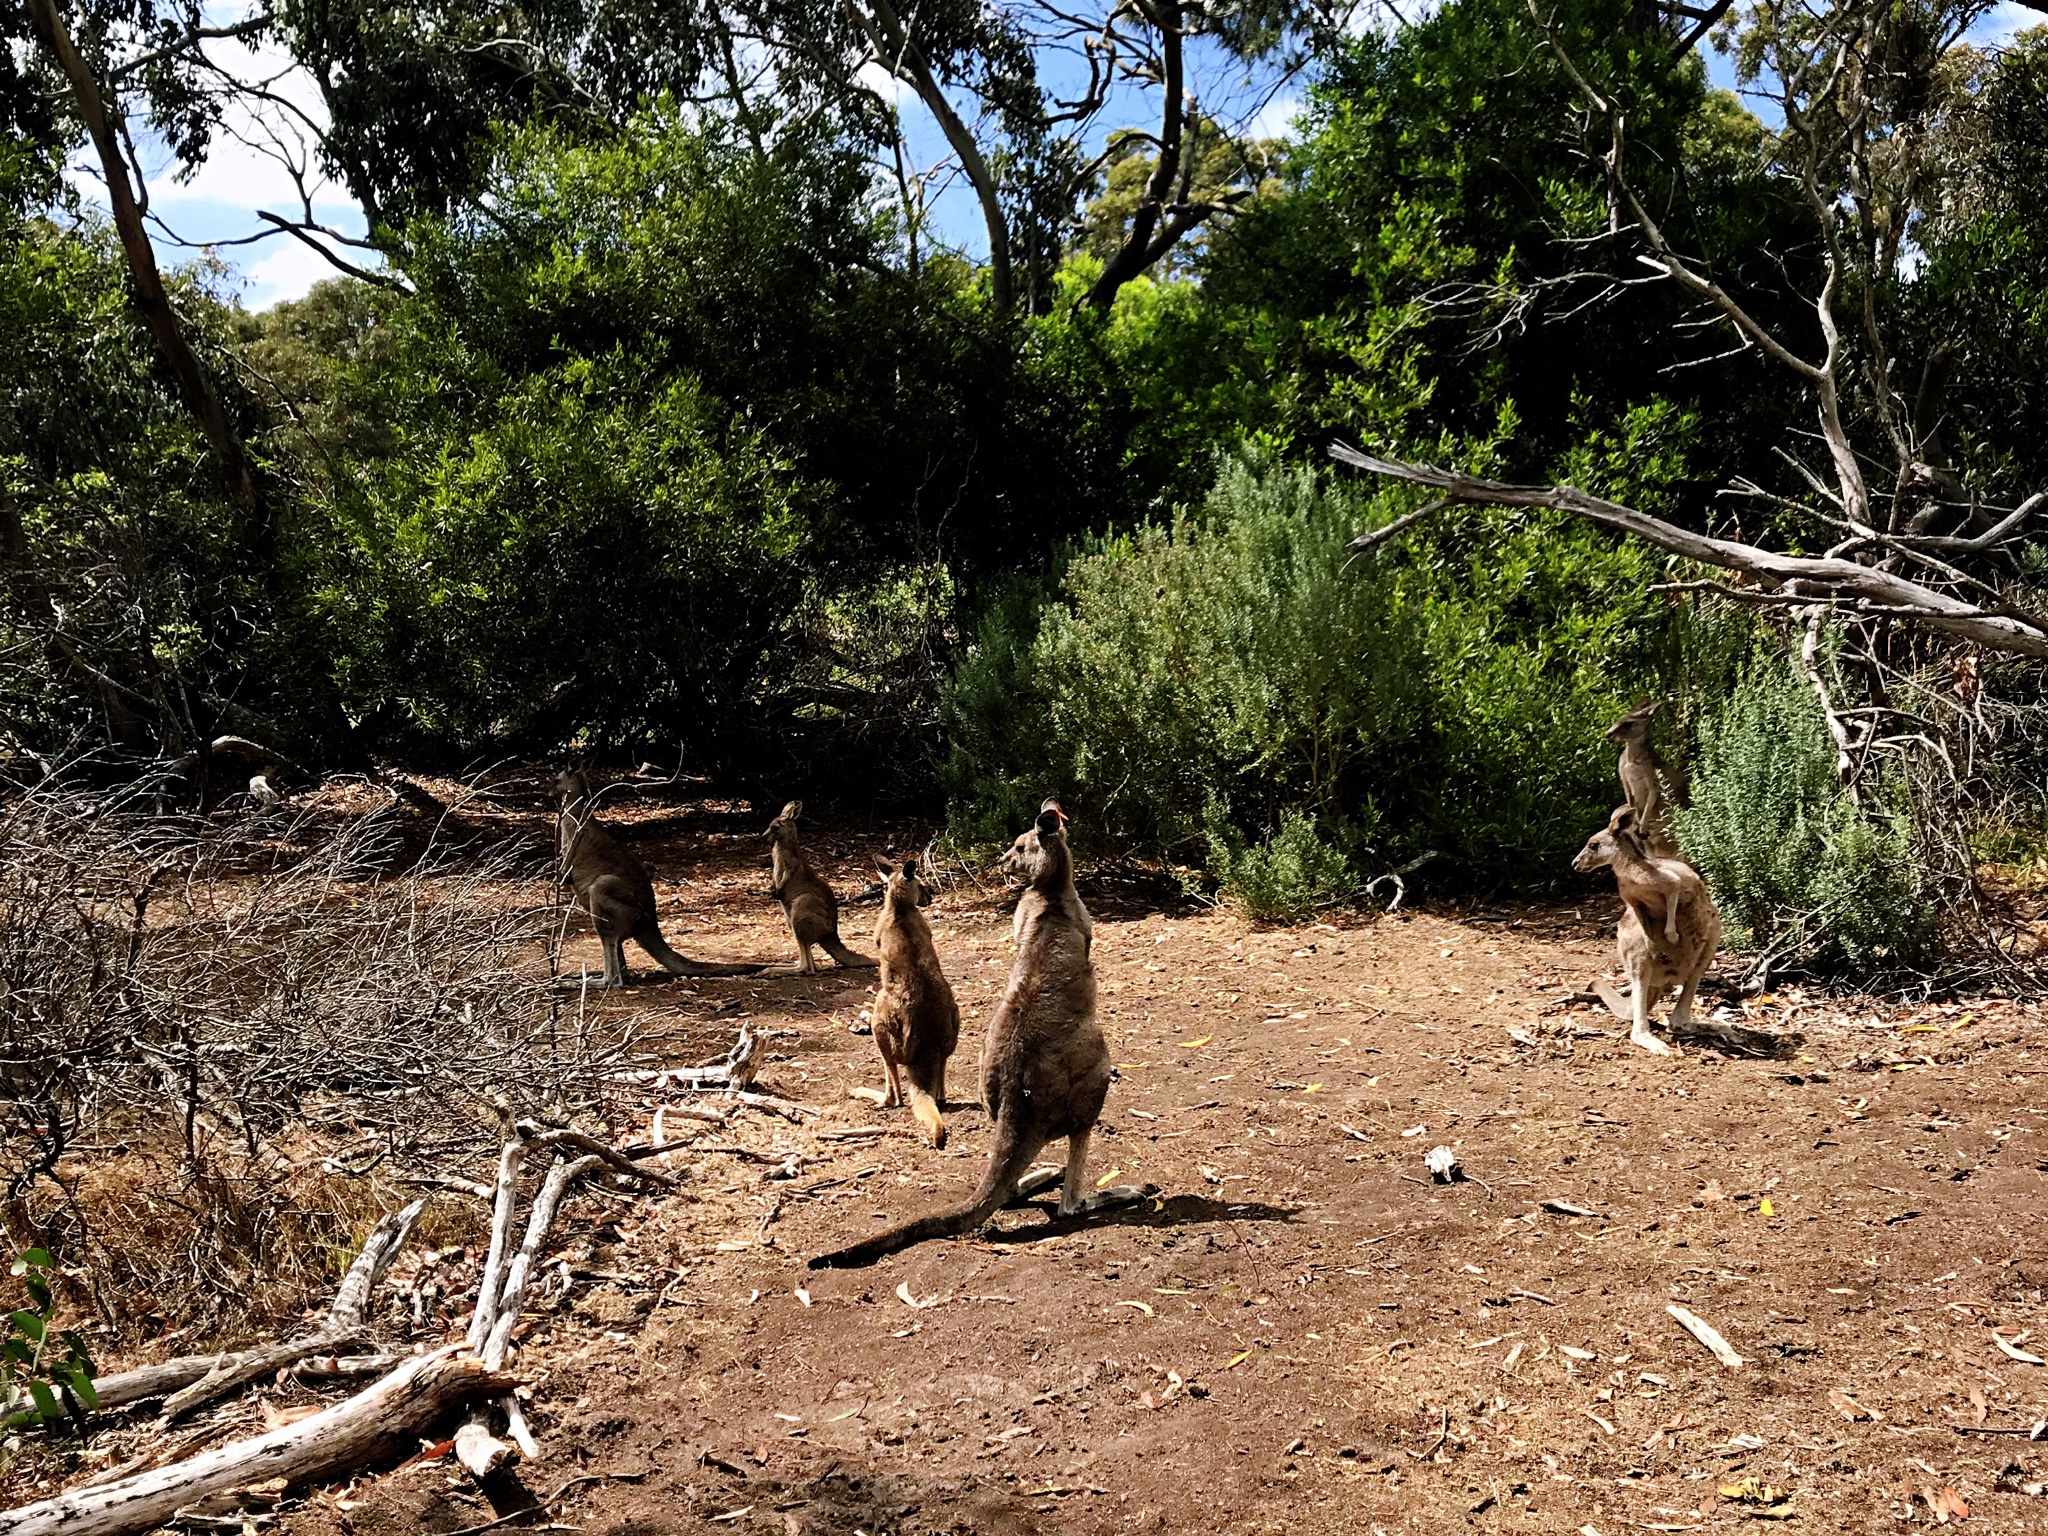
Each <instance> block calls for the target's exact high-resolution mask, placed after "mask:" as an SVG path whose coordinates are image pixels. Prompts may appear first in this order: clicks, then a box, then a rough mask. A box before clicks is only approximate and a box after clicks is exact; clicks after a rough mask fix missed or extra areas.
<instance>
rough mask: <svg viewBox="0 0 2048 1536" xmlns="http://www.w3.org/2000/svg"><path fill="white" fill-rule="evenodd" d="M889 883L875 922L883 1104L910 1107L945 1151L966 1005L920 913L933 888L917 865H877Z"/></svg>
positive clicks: (879, 861) (913, 862) (908, 862)
mask: <svg viewBox="0 0 2048 1536" xmlns="http://www.w3.org/2000/svg"><path fill="white" fill-rule="evenodd" d="M875 868H876V870H877V871H879V872H880V874H881V876H882V882H883V893H882V914H881V916H880V917H879V918H877V919H876V920H875V950H876V952H877V953H878V954H879V955H880V956H881V960H882V979H881V981H880V983H879V984H878V985H877V987H876V989H875V1008H874V1015H873V1017H874V1022H875V1049H876V1050H877V1051H878V1052H880V1053H881V1057H882V1074H883V1078H884V1080H885V1081H886V1083H887V1085H888V1092H887V1093H886V1094H885V1095H884V1096H883V1099H882V1103H883V1104H884V1105H885V1106H886V1107H889V1108H895V1107H896V1106H898V1105H901V1104H903V1103H904V1102H905V1101H906V1098H907V1100H908V1102H909V1104H910V1112H911V1113H912V1114H913V1115H915V1116H916V1117H917V1121H918V1124H920V1125H922V1126H923V1127H924V1131H925V1135H926V1136H927V1137H929V1138H930V1139H931V1144H932V1145H933V1146H934V1147H943V1146H944V1145H945V1144H946V1121H945V1117H944V1115H943V1114H942V1113H941V1111H943V1110H944V1109H945V1107H946V1058H947V1057H949V1056H951V1055H952V1054H953V1047H954V1046H956V1045H958V1044H959V1043H960V1005H959V1004H958V1003H956V1002H955V1001H954V1000H953V988H952V986H951V985H950V984H949V983H948V982H947V981H946V973H945V971H944V969H943V968H941V966H940V965H939V952H938V950H937V949H936V948H934V947H933V945H932V929H931V924H930V923H928V922H926V921H925V918H924V913H923V912H922V911H920V910H919V908H921V907H928V906H930V905H931V901H932V888H931V887H930V886H929V885H927V884H926V883H925V882H924V880H923V878H922V877H921V876H920V875H919V873H918V868H917V861H916V860H914V859H911V860H906V861H905V862H904V864H903V867H902V868H900V869H899V868H897V867H896V866H894V865H892V864H890V863H889V862H888V861H887V860H885V859H877V860H875Z"/></svg>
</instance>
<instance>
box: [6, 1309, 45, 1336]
mask: <svg viewBox="0 0 2048 1536" xmlns="http://www.w3.org/2000/svg"><path fill="white" fill-rule="evenodd" d="M12 1315H13V1318H14V1326H15V1327H17V1328H19V1329H20V1330H21V1331H22V1332H23V1333H24V1334H26V1335H27V1336H28V1337H29V1338H30V1339H31V1340H32V1341H33V1342H35V1343H37V1344H40V1343H42V1342H43V1338H44V1335H45V1334H46V1333H47V1332H48V1331H49V1330H48V1328H47V1327H46V1325H45V1324H44V1322H43V1320H42V1319H41V1318H40V1317H38V1316H36V1314H35V1313H33V1312H16V1313H14V1314H12Z"/></svg>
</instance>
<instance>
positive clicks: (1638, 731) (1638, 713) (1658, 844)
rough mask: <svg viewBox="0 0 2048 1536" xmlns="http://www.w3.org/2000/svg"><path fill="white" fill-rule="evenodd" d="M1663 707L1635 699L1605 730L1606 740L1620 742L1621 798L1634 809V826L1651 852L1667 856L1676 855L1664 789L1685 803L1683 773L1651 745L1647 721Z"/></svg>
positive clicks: (1679, 801)
mask: <svg viewBox="0 0 2048 1536" xmlns="http://www.w3.org/2000/svg"><path fill="white" fill-rule="evenodd" d="M1662 707H1663V706H1662V705H1660V704H1658V703H1657V702H1656V701H1655V700H1653V699H1638V700H1637V701H1636V702H1635V703H1634V704H1631V705H1630V706H1629V708H1628V712H1627V713H1626V714H1624V715H1623V716H1622V717H1621V718H1620V719H1619V720H1617V721H1615V722H1614V724H1613V725H1611V726H1609V727H1608V728H1607V739H1608V740H1609V741H1618V742H1620V743H1621V764H1620V772H1621V795H1622V798H1623V799H1624V800H1626V801H1628V803H1629V804H1630V805H1631V806H1633V807H1634V808H1635V813H1636V824H1637V826H1639V827H1640V828H1642V829H1643V835H1644V836H1645V838H1646V839H1647V841H1648V843H1649V847H1650V851H1651V852H1652V853H1655V854H1658V855H1660V856H1663V857H1670V856H1672V855H1675V854H1676V853H1677V852H1678V845H1677V843H1676V842H1675V841H1673V839H1672V836H1671V815H1670V810H1669V807H1667V806H1666V804H1665V794H1664V790H1665V786H1666V783H1667V781H1668V783H1669V785H1670V789H1671V796H1670V799H1671V802H1672V804H1675V805H1681V806H1682V805H1684V804H1685V803H1686V793H1685V790H1686V783H1685V774H1684V773H1683V771H1681V770H1680V769H1679V768H1678V767H1676V766H1675V765H1672V764H1667V763H1666V762H1665V761H1664V759H1663V758H1661V757H1660V756H1658V755H1657V749H1656V748H1655V747H1653V746H1651V745H1650V722H1651V721H1652V720H1653V719H1654V718H1655V717H1656V714H1657V711H1658V710H1659V709H1661V708H1662Z"/></svg>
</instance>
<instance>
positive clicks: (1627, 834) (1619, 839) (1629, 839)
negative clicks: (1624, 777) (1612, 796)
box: [1572, 805, 1644, 875]
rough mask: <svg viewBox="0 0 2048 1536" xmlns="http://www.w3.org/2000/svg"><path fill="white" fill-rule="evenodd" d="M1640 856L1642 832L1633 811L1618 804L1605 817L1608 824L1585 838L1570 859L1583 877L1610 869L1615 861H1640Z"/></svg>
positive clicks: (1626, 806)
mask: <svg viewBox="0 0 2048 1536" xmlns="http://www.w3.org/2000/svg"><path fill="white" fill-rule="evenodd" d="M1643 856H1644V850H1643V839H1642V831H1641V828H1640V827H1639V825H1638V824H1637V818H1636V808H1635V807H1634V806H1632V805H1620V806H1616V807H1615V809H1614V814H1613V815H1612V816H1610V817H1608V818H1607V825H1606V826H1604V827H1602V828H1601V829H1600V830H1599V831H1598V832H1595V833H1594V834H1593V835H1592V836H1591V837H1589V838H1587V839H1586V846H1585V847H1583V848H1581V849H1580V850H1579V855H1578V857H1577V858H1575V859H1573V860H1572V868H1573V869H1576V870H1577V871H1578V872H1579V873H1580V874H1582V875H1584V874H1590V873H1592V872H1593V871H1594V870H1596V869H1607V868H1609V867H1610V866H1611V865H1612V864H1613V863H1614V861H1615V860H1616V859H1631V858H1633V859H1640V858H1642V857H1643Z"/></svg>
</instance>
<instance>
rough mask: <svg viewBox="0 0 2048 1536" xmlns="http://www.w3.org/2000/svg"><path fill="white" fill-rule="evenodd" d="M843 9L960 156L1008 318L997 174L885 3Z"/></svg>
mask: <svg viewBox="0 0 2048 1536" xmlns="http://www.w3.org/2000/svg"><path fill="white" fill-rule="evenodd" d="M845 5H846V8H847V10H848V11H849V12H851V13H852V16H853V20H854V23H855V25H857V26H858V27H859V28H860V29H861V31H862V32H863V33H864V34H865V35H866V37H867V40H868V46H869V47H870V48H872V49H873V50H874V52H875V60H876V62H877V63H879V64H880V65H881V66H882V68H884V69H886V70H888V71H889V73H890V74H892V75H894V76H895V77H896V78H897V79H899V80H901V81H902V82H903V83H904V84H906V85H908V86H910V87H911V88H912V89H913V90H915V91H916V92H917V96H918V100H920V101H922V102H923V103H924V104H925V107H926V108H927V110H929V111H930V112H931V114H932V116H933V117H935V118H937V119H938V121H939V129H940V131H941V132H942V133H944V134H945V136H946V142H947V143H948V144H950V145H951V146H952V147H953V153H954V154H956V155H958V156H959V157H960V168H961V170H963V171H964V172H966V174H967V180H968V182H969V184H970V185H972V186H973V188H974V195H975V198H976V199H977V200H978V201H979V202H980V204H981V218H982V223H983V224H985V225H986V226H987V228H988V286H989V295H990V297H991V298H992V299H993V300H994V301H995V306H996V308H997V310H998V311H1000V312H1001V313H1003V314H1006V315H1007V314H1008V313H1009V312H1010V309H1011V306H1012V305H1013V304H1015V302H1016V296H1015V286H1014V284H1013V281H1012V279H1011V275H1010V225H1009V221H1008V219H1006V218H1005V217H1004V216H1003V205H1002V200H1001V198H1000V197H999V196H998V195H997V188H996V178H995V172H994V171H993V170H991V169H990V168H989V163H988V161H987V159H986V158H985V157H984V156H983V155H982V153H981V146H980V145H979V144H977V143H975V142H974V133H973V130H972V129H970V128H969V127H968V126H967V124H966V123H965V122H964V121H962V120H961V117H960V114H959V113H958V112H956V111H954V110H953V103H952V102H950V101H948V100H947V99H946V91H945V87H944V86H942V85H940V83H939V80H938V77H937V76H936V75H934V74H933V73H932V71H931V66H930V65H928V64H927V63H926V62H925V57H924V51H923V50H922V49H921V48H919V47H918V46H917V44H916V43H915V42H914V41H912V39H911V36H910V32H909V30H908V29H907V28H906V27H905V26H904V24H903V19H902V18H901V17H900V16H898V15H897V14H896V8H895V7H894V6H893V5H891V4H890V3H889V0H845Z"/></svg>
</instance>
